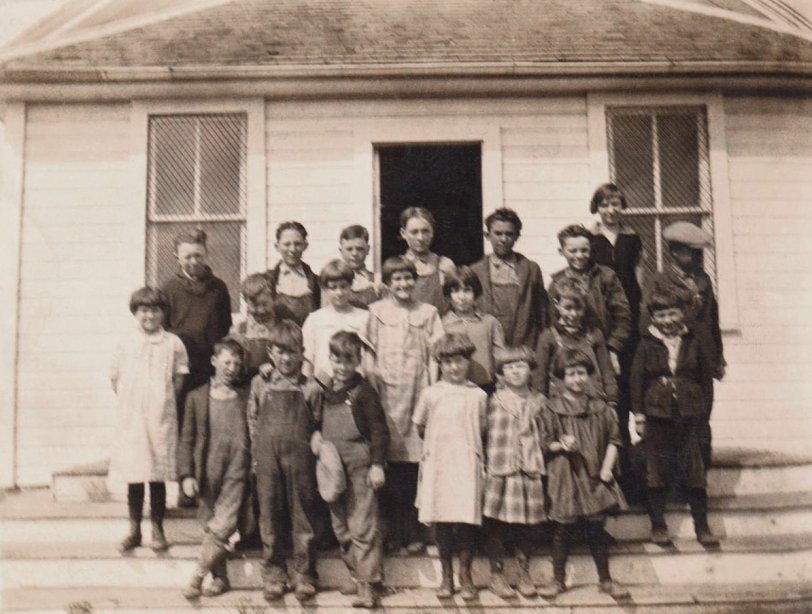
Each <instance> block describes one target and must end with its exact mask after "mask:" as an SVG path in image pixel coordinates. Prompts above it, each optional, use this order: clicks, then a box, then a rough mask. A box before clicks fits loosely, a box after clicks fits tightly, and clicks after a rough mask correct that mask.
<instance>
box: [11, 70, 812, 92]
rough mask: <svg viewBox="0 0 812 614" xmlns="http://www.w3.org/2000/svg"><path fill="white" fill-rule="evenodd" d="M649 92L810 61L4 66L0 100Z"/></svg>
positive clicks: (782, 73)
mask: <svg viewBox="0 0 812 614" xmlns="http://www.w3.org/2000/svg"><path fill="white" fill-rule="evenodd" d="M641 88H647V89H652V90H658V89H660V90H663V89H674V88H680V89H697V90H702V89H717V90H725V91H736V90H772V91H783V92H810V91H812V63H801V62H797V63H796V62H672V61H658V62H547V63H532V62H511V63H480V64H475V63H465V64H449V63H443V64H441V63H434V64H432V63H424V64H397V65H386V64H364V65H346V64H345V65H339V64H330V65H319V66H313V65H285V66H230V65H221V66H178V67H127V68H122V67H96V68H92V69H90V68H88V69H77V68H66V67H62V66H60V67H56V66H47V65H42V66H36V67H32V66H28V67H25V68H22V67H20V68H13V67H7V68H6V69H4V70H0V100H29V101H50V100H61V101H66V100H91V99H95V100H98V99H103V100H131V99H135V98H141V97H195V98H212V97H225V96H229V97H233V96H264V97H266V98H314V97H319V98H325V97H327V98H342V97H367V96H392V97H431V96H509V95H511V96H512V95H543V94H547V93H558V92H576V91H577V92H584V91H600V90H603V91H618V90H637V89H641Z"/></svg>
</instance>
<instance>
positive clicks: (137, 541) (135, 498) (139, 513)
mask: <svg viewBox="0 0 812 614" xmlns="http://www.w3.org/2000/svg"><path fill="white" fill-rule="evenodd" d="M127 512H128V514H129V517H130V532H129V533H128V534H127V537H125V538H124V539H123V540H122V541H121V543H120V544H119V546H118V551H119V552H121V553H122V554H124V553H126V552H129V551H130V550H132V549H133V548H137V547H138V546H140V545H141V520H142V519H143V517H144V485H143V484H130V485H129V487H128V489H127Z"/></svg>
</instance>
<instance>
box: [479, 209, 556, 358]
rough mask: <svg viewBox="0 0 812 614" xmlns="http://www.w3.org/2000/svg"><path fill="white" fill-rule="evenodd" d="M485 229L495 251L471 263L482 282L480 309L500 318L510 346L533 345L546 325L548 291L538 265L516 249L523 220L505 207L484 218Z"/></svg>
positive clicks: (486, 236) (532, 346)
mask: <svg viewBox="0 0 812 614" xmlns="http://www.w3.org/2000/svg"><path fill="white" fill-rule="evenodd" d="M485 228H486V230H485V238H486V239H488V241H489V242H490V244H491V249H492V253H491V254H489V255H487V256H485V257H484V258H483V259H482V260H480V261H479V262H477V263H476V264H473V265H472V266H471V270H472V271H474V273H476V276H477V277H478V278H479V281H480V283H481V284H482V295H481V296H480V297H479V298H478V300H477V305H478V308H479V309H480V310H481V311H482V312H483V313H489V314H491V315H492V316H494V317H495V318H496V319H497V320H499V323H500V324H501V325H502V330H503V332H504V334H505V343H506V344H507V345H511V346H514V345H515V346H520V345H526V346H527V347H531V348H534V347H536V341H538V336H539V334H540V333H541V331H542V330H544V329H545V328H546V327H547V292H546V291H545V290H544V279H543V278H542V275H541V269H540V268H539V265H538V264H536V263H535V262H533V261H532V260H530V259H528V258H526V257H525V256H523V255H522V254H520V253H518V252H515V251H513V246H514V245H515V244H516V241H518V240H519V237H520V236H521V234H522V220H521V219H520V218H519V216H518V215H517V214H516V212H515V211H514V210H513V209H508V208H507V207H502V208H500V209H497V210H496V211H494V212H493V213H491V214H490V215H489V216H488V217H486V218H485Z"/></svg>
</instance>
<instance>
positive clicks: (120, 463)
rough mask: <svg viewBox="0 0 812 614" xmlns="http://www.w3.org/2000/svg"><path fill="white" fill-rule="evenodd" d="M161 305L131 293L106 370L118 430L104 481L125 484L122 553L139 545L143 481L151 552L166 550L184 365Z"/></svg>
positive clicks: (157, 296)
mask: <svg viewBox="0 0 812 614" xmlns="http://www.w3.org/2000/svg"><path fill="white" fill-rule="evenodd" d="M167 306H168V301H167V298H166V295H165V294H164V293H163V292H161V291H160V290H158V289H157V288H150V287H145V288H141V289H139V290H136V291H135V292H133V294H132V296H131V297H130V312H132V314H133V316H135V326H134V327H133V328H132V329H131V330H130V331H128V332H127V333H126V334H125V335H124V337H123V338H122V339H121V340H120V341H119V343H118V345H117V346H116V350H115V353H114V356H113V364H112V368H111V370H110V381H111V382H112V385H113V392H115V393H116V397H117V399H116V409H117V416H116V417H117V427H118V428H117V435H116V437H115V440H114V441H115V448H114V453H113V457H112V459H111V463H110V478H111V479H112V480H119V481H123V482H126V483H127V507H128V508H129V516H130V532H129V534H128V535H127V537H126V538H124V541H122V542H121V545H120V546H119V550H120V551H121V552H122V553H125V552H128V551H129V550H132V549H133V548H135V547H136V546H140V545H141V519H142V517H143V507H144V482H149V499H150V520H151V521H152V549H153V550H155V551H156V552H160V551H165V550H166V549H167V548H168V547H169V546H168V544H167V542H166V538H165V537H164V530H163V519H164V512H165V511H166V484H165V483H166V482H169V481H174V480H175V479H176V478H177V476H176V463H175V450H176V446H177V439H178V421H177V413H176V410H175V399H176V397H177V395H178V394H179V393H180V389H181V386H182V385H183V377H184V375H185V374H187V373H189V360H188V357H187V355H186V349H185V348H184V346H183V342H182V341H181V340H180V338H179V337H177V336H176V335H173V334H172V333H169V332H167V331H165V330H164V328H163V321H164V317H165V315H166V310H167Z"/></svg>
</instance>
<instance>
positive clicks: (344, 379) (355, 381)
mask: <svg viewBox="0 0 812 614" xmlns="http://www.w3.org/2000/svg"><path fill="white" fill-rule="evenodd" d="M329 350H330V352H329V356H330V363H331V367H332V374H333V375H332V378H331V379H330V380H329V381H328V383H327V388H326V390H325V391H324V406H323V410H322V419H321V429H320V430H319V431H316V432H315V433H313V437H312V438H311V447H312V449H313V453H314V454H316V455H319V452H320V451H321V448H322V446H323V445H324V444H323V442H330V443H332V444H333V445H334V446H335V447H336V449H337V450H338V454H339V456H340V457H341V463H342V464H343V466H344V470H345V472H346V476H347V489H346V490H345V491H344V493H343V494H342V495H341V496H339V497H338V499H337V500H336V501H333V502H329V507H330V518H331V520H332V524H333V531H334V532H335V535H336V538H337V539H338V543H339V545H340V546H341V557H342V559H343V560H344V563H345V564H346V565H347V568H348V569H349V571H350V575H351V576H352V580H353V582H352V583H351V584H347V585H346V586H344V587H342V588H341V592H342V593H344V594H353V593H357V597H356V599H355V600H354V601H353V603H352V605H353V607H357V608H374V607H375V606H376V605H377V595H376V592H375V585H378V584H380V583H381V582H382V581H383V543H382V539H381V534H380V531H379V530H378V500H377V499H378V498H377V495H376V491H378V490H379V489H380V488H381V487H382V486H383V485H384V482H385V477H384V470H383V466H384V459H385V456H386V449H387V447H388V445H389V429H388V427H387V425H386V415H385V414H384V411H383V406H382V405H381V400H380V398H379V397H378V393H377V392H375V389H374V388H372V386H370V385H369V384H368V383H367V381H366V380H365V379H364V378H363V377H362V376H361V374H360V373H358V365H359V364H360V362H361V354H362V350H363V342H362V341H361V338H360V337H359V336H358V335H357V334H356V333H354V332H350V331H338V332H337V333H335V334H334V335H333V336H332V337H330V344H329ZM356 583H357V584H356Z"/></svg>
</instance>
